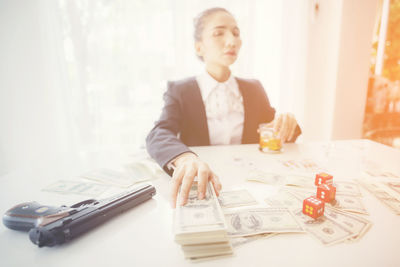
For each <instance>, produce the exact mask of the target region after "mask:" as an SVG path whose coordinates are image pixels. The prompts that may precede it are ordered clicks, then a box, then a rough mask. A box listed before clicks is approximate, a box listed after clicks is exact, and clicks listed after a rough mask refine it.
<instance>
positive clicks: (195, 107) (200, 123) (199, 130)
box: [184, 78, 210, 146]
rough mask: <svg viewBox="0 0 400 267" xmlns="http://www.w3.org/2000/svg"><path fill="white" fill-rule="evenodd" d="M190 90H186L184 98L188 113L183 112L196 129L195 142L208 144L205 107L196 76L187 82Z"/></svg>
mask: <svg viewBox="0 0 400 267" xmlns="http://www.w3.org/2000/svg"><path fill="white" fill-rule="evenodd" d="M189 88H190V90H187V91H186V95H185V97H184V99H187V102H186V103H187V105H188V108H187V109H186V110H187V111H188V112H189V113H190V114H184V116H188V117H189V118H191V120H192V122H193V123H194V124H195V125H193V126H194V128H195V129H196V130H195V131H196V133H195V134H194V136H196V139H197V140H195V141H196V143H199V145H202V146H208V145H210V136H209V132H208V124H207V115H206V109H205V106H204V103H203V98H202V96H201V92H200V88H199V85H198V84H197V81H196V78H193V79H192V80H191V81H190V84H189ZM185 101H186V100H185ZM192 130H193V129H192Z"/></svg>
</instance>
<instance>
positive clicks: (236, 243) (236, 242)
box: [230, 233, 277, 248]
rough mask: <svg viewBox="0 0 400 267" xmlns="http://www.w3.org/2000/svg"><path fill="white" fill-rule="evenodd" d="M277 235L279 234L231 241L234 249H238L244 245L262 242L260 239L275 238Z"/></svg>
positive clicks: (240, 237)
mask: <svg viewBox="0 0 400 267" xmlns="http://www.w3.org/2000/svg"><path fill="white" fill-rule="evenodd" d="M275 235H277V233H266V234H258V235H252V236H239V237H231V238H230V241H231V244H232V247H233V248H237V247H240V246H242V245H245V244H248V243H251V242H253V241H256V240H260V239H267V238H270V237H273V236H275Z"/></svg>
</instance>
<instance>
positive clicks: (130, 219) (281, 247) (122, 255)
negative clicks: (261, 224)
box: [0, 140, 400, 267]
mask: <svg viewBox="0 0 400 267" xmlns="http://www.w3.org/2000/svg"><path fill="white" fill-rule="evenodd" d="M193 150H194V151H195V152H196V153H198V155H199V156H200V157H201V158H203V159H204V160H205V161H207V162H208V163H209V165H210V166H211V167H212V169H213V170H215V172H216V173H217V174H218V175H219V177H220V180H221V182H222V184H223V189H224V190H231V189H239V188H246V189H248V190H249V191H250V192H251V193H253V195H254V196H255V197H256V198H257V199H258V200H259V201H260V202H262V200H263V198H265V197H267V196H269V195H271V194H275V193H276V192H277V188H276V187H273V186H270V185H266V184H261V183H254V182H247V181H245V177H246V174H247V173H248V170H247V169H246V168H243V167H241V166H239V165H238V164H234V163H233V161H234V159H236V160H237V159H238V158H240V159H244V160H246V161H252V162H255V163H256V164H262V163H263V162H265V164H268V162H271V160H272V161H274V160H280V159H282V160H285V159H315V160H318V162H319V163H321V164H324V166H328V167H329V169H330V170H331V173H332V174H333V175H334V179H339V180H350V179H353V178H357V179H363V175H362V170H363V169H364V168H365V166H366V165H371V164H372V165H373V166H375V167H379V168H383V169H386V170H391V171H394V172H397V173H400V150H395V149H392V148H390V147H386V146H383V145H380V144H377V143H374V142H372V141H367V140H348V141H335V142H325V143H323V142H315V143H306V144H286V145H285V146H284V153H281V154H266V153H261V152H260V151H258V149H257V145H239V146H210V147H194V148H193ZM93 158H95V157H93ZM99 158H100V159H98V160H95V161H94V162H95V163H92V164H86V163H87V162H86V161H85V160H82V159H81V158H76V159H71V158H70V159H65V158H64V159H55V160H54V162H51V163H46V164H43V165H42V166H36V167H35V168H34V169H29V170H18V171H15V172H11V173H8V174H6V175H3V176H1V177H0V192H1V201H0V212H1V213H2V214H4V213H5V211H6V210H7V209H9V208H10V207H12V206H14V205H15V204H18V203H21V202H27V201H33V200H35V201H38V202H39V203H42V204H48V205H61V204H66V205H72V204H73V203H75V202H78V201H80V200H83V199H87V198H88V197H82V196H77V195H59V194H56V193H51V192H44V191H41V189H43V188H44V187H46V186H47V185H49V184H51V183H53V182H55V181H57V180H60V179H68V178H71V177H73V176H77V175H79V174H81V173H82V172H83V171H87V170H88V169H89V168H94V167H96V168H99V167H109V164H111V163H112V164H114V165H117V164H123V163H127V162H128V161H129V159H127V158H124V159H117V158H116V157H114V156H113V155H112V154H107V155H102V156H101V157H99ZM119 160H120V161H119ZM104 162H107V166H105V164H106V163H104ZM152 184H153V185H154V186H155V187H156V189H157V195H156V196H155V197H154V198H153V199H152V200H150V201H147V202H145V203H143V204H141V205H139V206H137V207H135V208H133V209H131V210H129V211H127V212H126V213H124V214H122V215H120V216H117V217H115V218H113V219H112V220H110V221H108V222H106V223H105V224H103V225H101V226H99V227H97V228H95V229H93V230H92V231H90V232H88V233H86V234H85V235H83V236H81V237H79V238H76V239H75V240H72V241H71V242H69V243H66V244H63V245H61V246H56V247H51V248H48V247H44V248H38V247H37V246H35V245H33V244H32V243H31V242H30V240H29V238H28V235H27V233H24V232H17V231H11V230H9V229H7V228H6V227H5V226H4V225H1V226H0V255H1V261H0V262H1V263H0V265H1V266H57V267H61V266H193V265H196V266H241V267H243V266H400V216H396V215H395V214H394V213H392V212H391V211H390V210H389V209H388V208H387V207H386V206H384V205H383V204H381V203H380V202H379V201H378V200H377V199H376V198H375V197H373V196H372V195H371V194H370V193H369V192H367V191H366V190H365V189H363V188H362V189H361V191H362V194H363V202H364V204H365V206H366V208H367V210H368V212H369V213H370V215H369V216H365V218H367V219H369V220H370V221H372V223H373V226H372V228H371V229H370V230H369V231H368V232H367V234H366V235H365V236H364V237H363V238H362V239H361V240H360V241H359V242H357V243H351V244H346V243H343V244H337V245H334V246H330V247H324V246H323V245H322V244H320V243H319V242H317V241H316V240H314V239H313V238H312V237H311V236H309V235H307V234H280V235H277V236H274V237H272V238H269V239H261V240H257V241H254V242H252V243H248V244H245V245H243V246H240V247H237V248H235V250H234V255H233V256H232V257H227V258H222V259H218V260H212V261H206V262H201V263H192V262H190V261H188V260H185V259H184V256H183V253H182V251H181V249H180V247H179V246H178V245H177V244H176V243H175V242H174V241H173V234H172V220H173V210H172V209H171V208H170V205H169V202H168V194H169V178H168V177H167V176H166V175H161V177H159V178H158V179H156V180H154V181H152ZM100 198H101V197H99V198H98V199H100Z"/></svg>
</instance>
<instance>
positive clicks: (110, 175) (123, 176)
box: [81, 169, 151, 187]
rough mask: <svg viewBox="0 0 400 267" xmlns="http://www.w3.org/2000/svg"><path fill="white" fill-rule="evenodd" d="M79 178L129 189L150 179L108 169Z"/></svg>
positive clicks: (95, 171)
mask: <svg viewBox="0 0 400 267" xmlns="http://www.w3.org/2000/svg"><path fill="white" fill-rule="evenodd" d="M81 177H83V178H85V179H89V180H93V181H96V182H100V183H104V184H109V185H116V186H121V187H129V186H132V185H133V184H135V183H138V182H143V181H147V180H149V179H151V177H150V176H149V175H147V176H146V175H133V174H131V173H128V172H121V171H115V170H110V169H99V170H94V171H91V172H88V173H85V174H82V175H81Z"/></svg>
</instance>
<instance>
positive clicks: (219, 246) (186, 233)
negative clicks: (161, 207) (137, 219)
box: [174, 182, 233, 260]
mask: <svg viewBox="0 0 400 267" xmlns="http://www.w3.org/2000/svg"><path fill="white" fill-rule="evenodd" d="M174 235H175V242H177V243H178V244H180V245H181V247H182V250H183V253H184V255H185V258H188V259H191V260H202V259H209V258H215V257H220V256H224V255H230V254H232V253H233V250H232V246H231V244H230V242H229V238H228V235H227V226H226V223H225V218H224V214H223V213H222V210H221V207H220V205H219V202H218V199H217V196H216V194H215V191H214V188H213V186H211V185H210V184H208V185H207V189H206V194H205V197H204V199H202V200H199V199H198V198H197V182H194V183H193V184H192V187H191V190H190V193H189V197H188V202H187V204H186V205H185V206H177V208H176V209H175V214H174Z"/></svg>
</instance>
